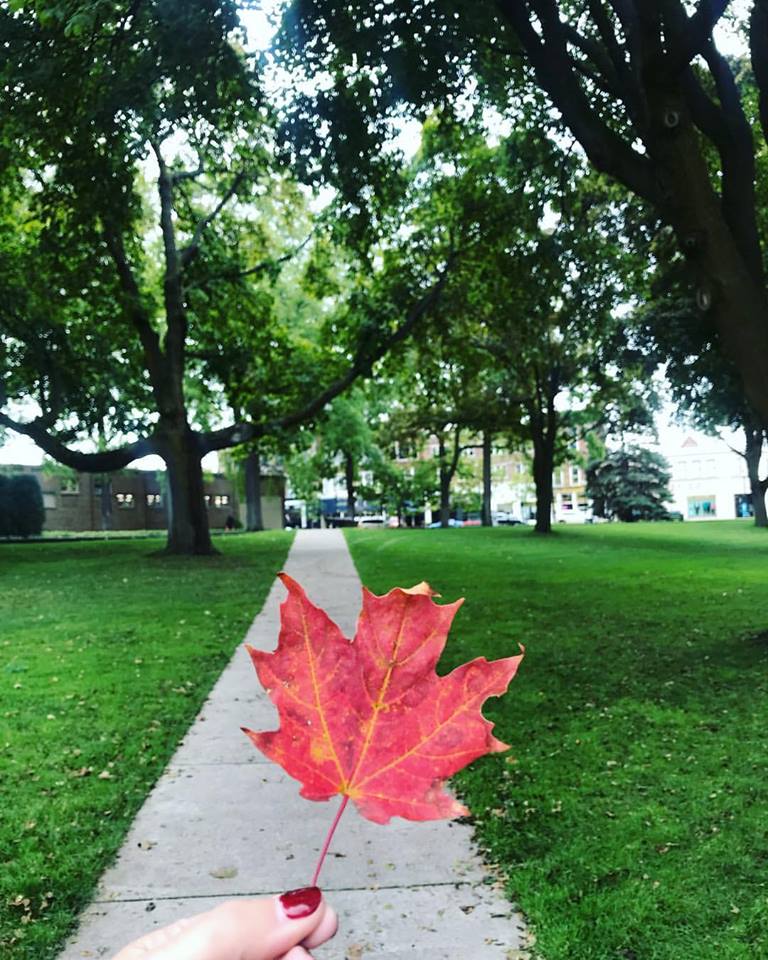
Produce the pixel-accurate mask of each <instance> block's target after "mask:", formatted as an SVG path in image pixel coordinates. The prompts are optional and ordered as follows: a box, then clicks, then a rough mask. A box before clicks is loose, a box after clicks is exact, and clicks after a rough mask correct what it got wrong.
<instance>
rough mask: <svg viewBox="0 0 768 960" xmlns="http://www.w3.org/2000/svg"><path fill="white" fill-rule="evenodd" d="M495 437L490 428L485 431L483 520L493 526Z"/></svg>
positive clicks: (488, 525) (485, 523) (486, 524)
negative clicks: (492, 461)
mask: <svg viewBox="0 0 768 960" xmlns="http://www.w3.org/2000/svg"><path fill="white" fill-rule="evenodd" d="M492 441H493V437H492V436H491V432H490V430H485V431H484V432H483V511H482V522H483V526H484V527H492V526H493V516H492V515H491V495H492V491H491V480H492V476H491V472H492V470H491V453H492V451H493V446H492Z"/></svg>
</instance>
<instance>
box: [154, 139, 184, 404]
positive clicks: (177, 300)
mask: <svg viewBox="0 0 768 960" xmlns="http://www.w3.org/2000/svg"><path fill="white" fill-rule="evenodd" d="M150 146H151V147H152V150H153V151H154V153H155V156H156V157H157V164H158V167H159V171H160V172H159V174H158V178H157V192H158V195H159V197H160V231H161V233H162V236H163V250H164V253H165V273H164V276H163V299H164V301H165V320H166V325H167V329H166V334H165V347H166V354H167V358H168V361H169V364H170V370H171V372H172V375H171V383H170V384H169V386H170V387H171V389H172V390H173V389H174V388H175V392H178V390H179V389H180V385H181V379H182V377H183V375H184V346H185V344H186V339H187V315H186V310H185V309H184V293H183V291H182V287H181V269H182V265H181V259H180V257H179V251H178V248H177V246H176V228H175V227H174V224H173V175H172V174H171V171H170V170H169V169H168V166H167V165H166V163H165V159H164V158H163V154H162V151H161V149H160V144H159V143H157V141H155V140H151V141H150Z"/></svg>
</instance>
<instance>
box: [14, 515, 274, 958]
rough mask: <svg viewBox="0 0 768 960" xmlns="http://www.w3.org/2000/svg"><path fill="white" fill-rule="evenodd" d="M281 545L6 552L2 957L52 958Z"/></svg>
mask: <svg viewBox="0 0 768 960" xmlns="http://www.w3.org/2000/svg"><path fill="white" fill-rule="evenodd" d="M290 539H291V537H290V534H287V533H282V532H281V533H265V534H257V535H255V536H241V537H233V538H232V539H227V540H225V539H223V538H222V539H221V540H219V541H217V545H218V546H219V548H220V549H221V550H222V556H220V557H216V558H195V559H182V558H169V557H163V556H161V555H155V556H152V555H151V553H150V551H151V550H152V549H155V548H154V547H153V545H152V544H151V542H149V541H123V542H118V543H103V542H83V543H75V544H71V543H52V544H41V543H34V544H4V545H0V689H1V690H2V697H1V698H0V780H1V781H2V808H3V809H2V815H0V851H1V852H0V868H1V871H0V955H2V957H3V958H4V960H22V958H25V960H26V958H29V960H32V958H34V960H48V958H52V957H54V956H55V955H56V952H57V948H58V947H59V946H60V945H61V942H62V940H63V938H64V937H65V936H66V935H67V934H68V933H69V931H70V930H71V929H72V926H73V923H74V920H75V918H76V916H77V913H78V912H79V910H80V909H81V908H82V907H83V906H84V905H85V903H86V902H87V901H88V898H89V895H90V894H91V892H92V890H93V886H94V883H95V882H96V880H97V879H98V877H99V875H100V873H101V872H102V870H103V869H104V867H105V866H106V865H107V864H108V863H109V861H110V860H111V859H112V857H113V856H114V854H115V852H116V851H117V849H118V848H119V846H120V843H121V841H122V839H123V837H124V835H125V832H126V830H127V828H128V826H129V825H130V822H131V820H132V818H133V816H134V814H135V813H136V811H137V810H138V808H139V806H140V805H141V802H142V801H143V799H144V797H145V796H146V794H147V792H148V791H149V789H150V787H151V786H152V784H153V783H154V782H155V780H156V779H157V777H158V775H159V774H160V773H161V771H162V769H163V767H164V766H165V765H166V763H167V761H168V759H169V758H170V756H171V754H172V753H173V750H174V748H175V747H176V745H177V743H178V741H179V739H180V738H181V736H182V735H183V734H184V733H185V731H186V729H187V727H188V726H189V724H190V722H191V721H192V719H193V717H194V716H195V714H196V713H197V711H198V709H199V707H200V705H201V703H202V702H203V700H204V698H205V696H206V694H207V692H208V691H209V689H210V688H211V686H212V685H213V683H214V681H215V680H216V679H217V677H218V676H219V674H220V673H221V671H222V669H223V668H224V666H225V665H226V663H227V662H228V660H229V658H230V656H231V655H232V652H233V650H234V648H235V647H236V645H237V644H238V643H239V642H240V641H241V640H242V639H243V637H244V635H245V632H246V629H247V627H248V624H249V623H250V621H251V619H252V618H253V616H254V615H255V614H256V612H257V611H258V610H259V608H260V606H261V605H262V603H263V601H264V599H265V597H266V594H267V591H268V588H269V586H270V585H271V582H272V578H273V576H274V574H275V572H276V571H277V570H279V569H280V566H281V564H282V562H283V560H284V559H285V555H286V552H287V549H288V546H289V544H290Z"/></svg>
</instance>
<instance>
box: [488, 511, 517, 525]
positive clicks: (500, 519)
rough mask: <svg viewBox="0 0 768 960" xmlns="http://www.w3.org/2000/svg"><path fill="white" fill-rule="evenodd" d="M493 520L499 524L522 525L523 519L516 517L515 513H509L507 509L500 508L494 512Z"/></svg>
mask: <svg viewBox="0 0 768 960" xmlns="http://www.w3.org/2000/svg"><path fill="white" fill-rule="evenodd" d="M493 522H494V524H496V525H498V526H505V527H517V526H520V527H522V526H523V525H524V524H523V521H522V520H520V519H519V518H518V517H516V516H515V515H514V514H513V513H509V512H508V511H506V510H499V511H497V512H496V513H494V514H493Z"/></svg>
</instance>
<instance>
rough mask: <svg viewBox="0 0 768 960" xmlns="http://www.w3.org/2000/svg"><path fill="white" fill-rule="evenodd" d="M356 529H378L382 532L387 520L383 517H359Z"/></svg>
mask: <svg viewBox="0 0 768 960" xmlns="http://www.w3.org/2000/svg"><path fill="white" fill-rule="evenodd" d="M357 525H358V527H365V528H367V529H369V530H370V529H379V530H383V529H384V527H385V526H386V525H387V518H386V517H383V516H373V517H360V519H359V520H358V521H357Z"/></svg>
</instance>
